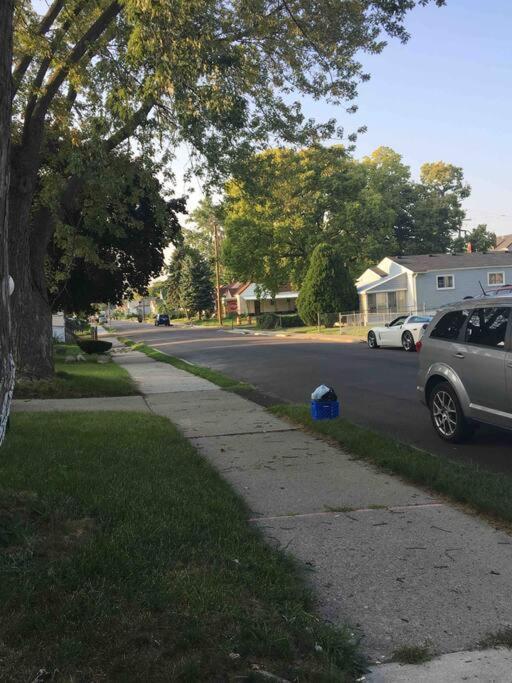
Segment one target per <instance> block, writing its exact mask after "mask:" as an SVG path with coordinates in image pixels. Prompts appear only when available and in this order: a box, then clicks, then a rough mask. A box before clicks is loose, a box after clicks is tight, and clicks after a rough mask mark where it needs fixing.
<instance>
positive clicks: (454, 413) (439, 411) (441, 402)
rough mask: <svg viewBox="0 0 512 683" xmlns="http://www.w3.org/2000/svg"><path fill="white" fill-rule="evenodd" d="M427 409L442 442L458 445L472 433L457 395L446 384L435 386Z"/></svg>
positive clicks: (441, 383)
mask: <svg viewBox="0 0 512 683" xmlns="http://www.w3.org/2000/svg"><path fill="white" fill-rule="evenodd" d="M429 407H430V416H431V418H432V424H433V425H434V429H435V430H436V432H437V434H438V435H439V436H440V437H441V439H443V440H444V441H448V442H449V443H460V442H461V441H464V440H465V439H467V438H468V437H470V436H471V434H472V433H473V428H472V425H471V423H470V422H468V420H467V419H466V418H465V417H464V413H463V412H462V408H461V406H460V403H459V399H458V398H457V394H456V393H455V391H454V390H453V388H452V386H451V384H449V383H448V382H440V383H439V384H437V385H436V386H435V388H434V390H433V391H432V394H431V396H430V401H429Z"/></svg>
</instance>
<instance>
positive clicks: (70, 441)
mask: <svg viewBox="0 0 512 683" xmlns="http://www.w3.org/2000/svg"><path fill="white" fill-rule="evenodd" d="M0 482H1V487H0V550H1V552H0V666H1V669H2V674H1V676H0V677H1V678H2V680H9V681H13V682H16V681H20V682H21V681H29V680H35V679H36V678H37V680H39V677H38V671H40V670H43V671H44V673H43V674H41V675H40V678H41V680H42V676H43V675H44V677H45V680H46V678H49V679H50V678H51V680H55V681H70V680H84V681H85V680H87V681H93V680H94V681H99V680H109V681H123V680H124V681H126V680H132V681H134V680H137V681H179V680H183V681H228V680H241V679H243V680H247V681H257V680H263V678H264V674H263V673H261V674H259V673H258V671H260V672H272V673H273V674H275V675H277V676H282V677H284V678H286V679H288V680H301V681H306V680H308V681H312V680H315V681H333V682H334V681H337V682H339V681H352V680H354V677H355V676H357V675H358V674H360V673H361V671H362V670H363V662H362V659H361V658H360V654H359V649H358V645H357V643H356V641H355V638H354V636H353V635H352V634H351V632H350V631H349V630H348V629H341V628H334V627H333V626H331V625H329V624H326V623H324V622H323V621H322V620H321V619H320V618H319V617H318V616H317V615H316V614H315V613H314V609H313V602H312V596H311V593H310V591H309V589H308V588H307V587H306V583H305V580H304V577H303V575H302V573H301V570H300V568H299V565H298V564H297V563H296V562H295V561H294V560H293V559H292V558H291V557H289V556H287V555H286V554H284V553H283V552H281V551H279V550H278V549H275V548H273V547H271V546H270V545H268V544H267V543H266V542H265V540H264V538H263V536H262V534H261V532H260V531H259V530H258V529H257V528H255V527H254V526H253V525H251V524H250V523H249V521H248V517H249V512H248V510H247V508H246V506H245V504H244V502H243V501H242V500H241V499H240V498H239V497H238V496H237V495H236V494H235V493H234V491H233V490H232V489H231V487H230V486H229V484H227V482H225V481H224V480H223V479H222V478H221V476H220V475H219V474H218V473H217V472H216V471H215V470H214V468H213V467H211V466H210V465H209V463H207V462H206V461H205V460H204V459H203V458H201V457H200V456H199V454H198V453H197V451H196V450H195V448H194V447H193V446H192V445H191V444H190V442H189V441H188V440H187V439H185V438H184V437H183V436H182V435H181V434H180V432H179V431H178V430H177V429H176V428H175V427H174V426H173V425H172V424H171V423H170V422H169V421H168V420H167V419H165V418H161V417H156V416H152V415H144V414H140V413H115V412H97V413H87V414H85V413H79V412H76V413H45V414H30V415H28V414H14V415H13V416H12V421H11V428H10V429H9V432H8V435H7V439H6V441H5V443H4V446H3V447H2V451H1V458H0Z"/></svg>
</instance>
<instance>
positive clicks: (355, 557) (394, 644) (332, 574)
mask: <svg viewBox="0 0 512 683" xmlns="http://www.w3.org/2000/svg"><path fill="white" fill-rule="evenodd" d="M116 362H118V363H120V364H122V365H123V366H124V367H125V368H126V369H127V370H128V372H130V374H131V375H132V376H133V377H134V378H135V379H136V380H137V382H138V384H139V387H140V389H141V391H142V393H143V394H145V395H146V401H147V404H148V406H149V407H150V408H151V410H152V411H153V412H154V413H156V414H158V415H163V416H166V417H168V418H169V419H171V420H172V421H173V422H174V423H175V424H176V425H178V427H180V428H181V429H182V430H183V432H184V434H185V435H186V436H188V437H189V438H190V439H191V441H192V442H193V443H194V445H195V446H196V447H197V449H198V450H199V451H200V452H201V453H202V454H203V455H204V457H205V458H207V459H208V460H209V461H210V462H211V463H212V464H213V465H214V466H215V467H216V468H217V469H218V470H219V472H221V474H222V475H223V476H224V477H225V478H226V479H227V480H228V481H229V482H230V483H231V484H232V485H233V486H234V488H235V489H236V490H237V491H238V492H239V493H240V494H241V495H242V496H243V497H244V498H245V500H246V501H247V503H248V504H249V506H250V508H251V510H252V511H253V523H254V524H256V525H258V526H259V527H260V528H261V529H262V530H263V531H264V533H265V534H266V535H267V537H268V538H269V539H270V540H271V541H272V542H274V543H276V544H278V545H280V546H282V547H284V548H286V549H287V550H288V552H291V553H292V554H294V555H295V557H297V558H298V559H299V560H301V562H302V563H303V564H304V566H305V567H306V568H307V569H308V570H310V571H309V572H308V576H309V578H310V580H311V581H312V583H313V585H314V588H315V591H316V595H317V596H318V602H319V609H320V611H321V613H322V614H323V615H324V616H325V617H326V618H327V619H330V620H332V621H333V622H334V623H338V624H343V623H347V622H348V623H350V624H351V625H352V626H353V627H354V628H356V629H359V630H361V632H362V634H363V641H362V642H363V647H364V650H365V651H366V653H367V654H368V656H369V657H370V658H371V659H372V660H374V661H375V660H377V661H382V659H385V658H389V656H390V655H391V654H392V652H393V651H394V650H395V649H396V648H398V647H400V646H404V645H421V644H424V643H428V644H429V646H430V647H431V649H432V651H433V652H434V653H436V654H440V653H448V652H456V651H459V650H469V649H472V648H475V647H476V646H477V645H478V643H479V641H480V640H481V639H482V638H484V637H485V636H487V635H489V634H490V633H495V632H497V631H498V630H500V629H503V628H505V627H508V626H510V625H511V624H512V597H511V596H512V538H511V537H510V536H509V535H507V534H506V533H505V532H503V531H500V530H498V529H495V528H493V527H491V526H490V525H489V524H487V523H486V522H484V521H483V520H481V519H480V518H478V517H476V516H472V515H468V514H466V513H464V512H462V511H461V510H459V509H457V508H455V507H452V506H450V505H446V504H444V503H442V502H439V501H437V500H435V499H434V498H433V497H432V496H430V495H429V494H428V493H426V492H425V491H422V490H420V489H417V488H415V487H414V486H410V485H408V484H406V483H404V482H402V481H400V480H399V479H398V478H397V477H391V476H389V475H387V474H384V473H382V472H379V471H377V470H376V469H374V468H372V467H370V466H368V465H366V464H364V463H362V462H360V461H356V460H355V459H354V458H352V457H350V456H349V455H348V454H346V453H344V452H343V451H342V450H340V449H338V448H336V447H334V446H331V445H329V444H328V443H326V442H325V441H322V440H320V439H318V438H316V437H315V436H312V435H308V434H305V433H303V432H302V431H300V430H298V429H296V428H295V427H294V426H293V425H291V424H290V423H288V422H286V421H284V420H281V419H277V418H275V417H273V416H272V415H270V414H269V413H268V412H267V411H266V410H265V409H264V408H262V407H260V406H258V405H256V404H254V403H252V402H250V401H247V400H246V399H244V398H241V397H240V396H238V395H236V394H233V393H229V392H225V391H222V390H220V389H219V388H218V387H217V386H216V385H214V384H211V383H210V382H207V381H206V380H203V379H200V378H197V377H194V376H192V375H190V374H187V373H186V372H183V371H181V370H178V369H176V368H174V367H172V366H171V365H167V364H164V363H157V362H155V361H152V360H150V359H149V358H147V357H146V356H144V355H142V354H140V353H137V352H130V353H128V354H123V355H119V356H118V357H116ZM388 666H389V665H388ZM375 675H376V673H375ZM382 675H384V673H382ZM393 675H394V674H393ZM375 680H383V681H384V680H385V681H391V680H399V679H393V678H389V677H388V678H381V679H375ZM404 680H405V679H404ZM422 680H423V679H422ZM424 680H440V679H439V678H435V679H424ZM454 680H455V679H454ZM461 680H462V679H461ZM479 680H494V679H493V678H489V679H482V678H480V679H479ZM496 680H501V679H500V678H497V679H496Z"/></svg>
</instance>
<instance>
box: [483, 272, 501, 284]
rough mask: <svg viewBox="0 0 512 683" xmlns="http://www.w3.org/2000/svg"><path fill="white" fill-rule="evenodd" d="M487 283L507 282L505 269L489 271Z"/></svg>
mask: <svg viewBox="0 0 512 683" xmlns="http://www.w3.org/2000/svg"><path fill="white" fill-rule="evenodd" d="M487 284H488V285H504V284H505V273H504V272H503V271H498V272H493V273H487Z"/></svg>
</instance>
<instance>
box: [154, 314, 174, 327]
mask: <svg viewBox="0 0 512 683" xmlns="http://www.w3.org/2000/svg"><path fill="white" fill-rule="evenodd" d="M158 325H165V326H166V327H170V326H171V321H170V320H169V316H168V315H167V313H159V314H158V315H157V316H155V326H156V327H158Z"/></svg>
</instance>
